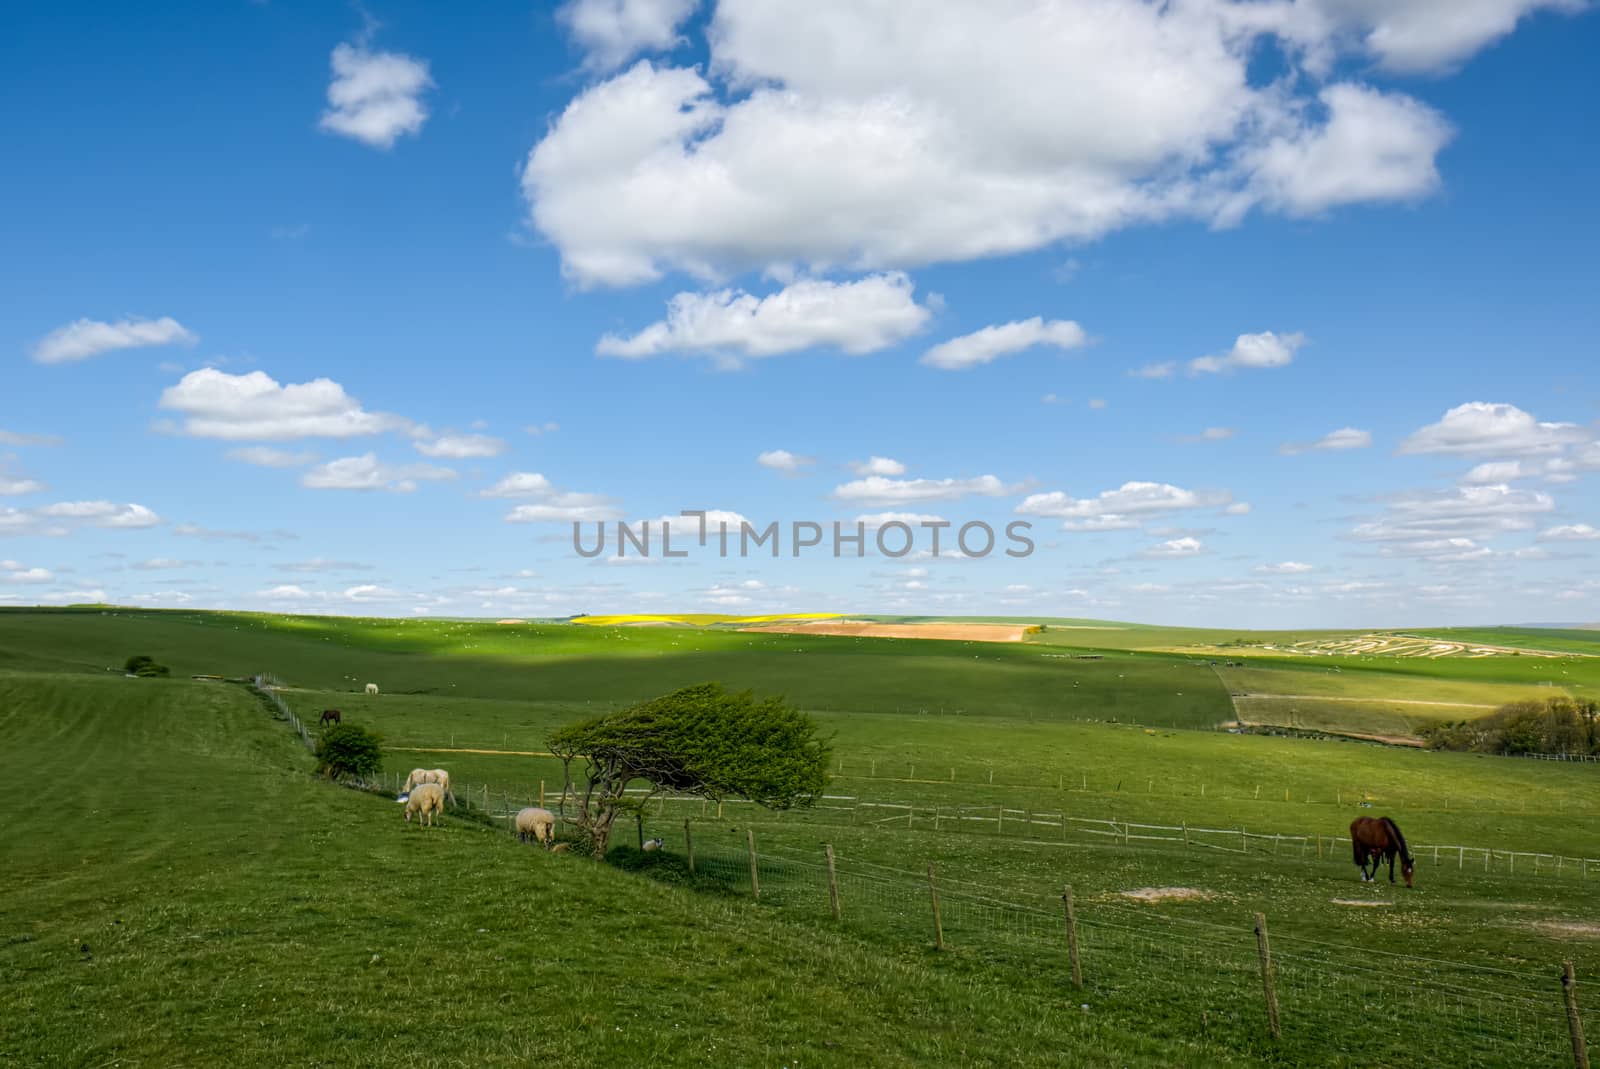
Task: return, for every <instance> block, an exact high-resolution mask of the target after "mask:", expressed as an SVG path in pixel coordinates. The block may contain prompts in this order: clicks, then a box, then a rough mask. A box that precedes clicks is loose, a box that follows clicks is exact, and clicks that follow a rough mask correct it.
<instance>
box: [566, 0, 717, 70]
mask: <svg viewBox="0 0 1600 1069" xmlns="http://www.w3.org/2000/svg"><path fill="white" fill-rule="evenodd" d="M699 6H700V0H568V2H567V3H566V4H563V5H562V6H561V8H560V9H559V10H558V11H557V12H556V18H558V19H559V20H560V21H561V24H562V25H563V26H565V27H566V28H567V32H568V33H570V34H572V36H573V39H574V40H575V41H577V43H578V44H579V45H580V46H581V47H582V48H583V50H584V51H585V53H587V55H586V57H585V61H584V66H586V67H588V68H590V69H591V70H615V69H616V68H617V67H620V66H621V65H622V64H624V63H626V62H627V61H628V60H630V59H632V58H633V57H634V56H637V55H639V54H640V53H642V52H662V51H667V50H670V49H671V48H673V47H674V46H676V45H677V43H678V40H679V37H678V27H679V26H681V25H682V24H683V21H684V20H685V19H687V18H688V17H689V16H690V15H692V14H693V13H694V10H695V8H697V7H699Z"/></svg>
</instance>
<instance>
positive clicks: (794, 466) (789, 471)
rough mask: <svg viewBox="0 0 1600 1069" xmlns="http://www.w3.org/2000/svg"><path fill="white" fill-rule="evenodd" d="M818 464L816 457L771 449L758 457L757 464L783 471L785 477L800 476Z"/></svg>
mask: <svg viewBox="0 0 1600 1069" xmlns="http://www.w3.org/2000/svg"><path fill="white" fill-rule="evenodd" d="M816 462H817V460H816V458H815V457H803V456H799V455H797V454H795V453H791V452H789V451H788V450H787V449H769V450H767V451H766V452H765V453H762V454H761V455H760V456H758V457H756V463H757V464H759V465H761V466H762V467H763V468H767V469H769V470H771V471H781V472H783V473H784V474H785V475H800V474H802V473H804V472H805V470H806V469H807V468H809V467H811V466H812V465H813V464H815V463H816Z"/></svg>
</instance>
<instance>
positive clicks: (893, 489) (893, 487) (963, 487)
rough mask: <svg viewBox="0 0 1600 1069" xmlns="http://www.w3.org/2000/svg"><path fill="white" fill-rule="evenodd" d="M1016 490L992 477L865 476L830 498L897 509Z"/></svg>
mask: <svg viewBox="0 0 1600 1069" xmlns="http://www.w3.org/2000/svg"><path fill="white" fill-rule="evenodd" d="M1020 489H1021V488H1020V487H1018V486H1014V485H1009V484H1007V483H1004V482H1002V481H1001V480H1000V479H999V478H997V477H996V476H993V475H979V476H977V477H975V478H971V479H890V478H885V477H884V476H881V475H869V476H867V477H865V478H862V479H856V480H854V481H852V482H847V483H844V484H843V485H841V486H836V487H834V489H833V497H834V499H835V500H837V501H845V502H850V503H852V504H860V505H901V504H910V503H913V502H917V501H957V500H960V499H961V498H963V497H1004V496H1006V495H1008V494H1014V493H1017V492H1018V491H1019V490H1020Z"/></svg>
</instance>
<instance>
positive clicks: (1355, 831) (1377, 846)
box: [1350, 817, 1416, 887]
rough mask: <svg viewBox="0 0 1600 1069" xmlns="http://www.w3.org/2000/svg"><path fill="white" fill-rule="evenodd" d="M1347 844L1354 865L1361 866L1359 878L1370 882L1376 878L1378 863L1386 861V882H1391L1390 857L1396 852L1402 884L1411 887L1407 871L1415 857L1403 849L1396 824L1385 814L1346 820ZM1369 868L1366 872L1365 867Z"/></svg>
mask: <svg viewBox="0 0 1600 1069" xmlns="http://www.w3.org/2000/svg"><path fill="white" fill-rule="evenodd" d="M1350 847H1351V849H1352V850H1353V851H1354V852H1355V856H1356V865H1357V866H1359V867H1360V869H1361V879H1362V880H1364V881H1366V882H1368V883H1371V882H1372V881H1373V880H1375V879H1377V877H1378V866H1380V865H1382V864H1383V863H1384V862H1385V861H1387V862H1389V882H1390V883H1393V882H1394V858H1395V855H1396V854H1399V855H1400V875H1402V876H1404V877H1405V880H1406V886H1407V887H1410V886H1411V873H1412V870H1413V869H1415V868H1416V860H1415V859H1414V858H1413V857H1412V856H1411V851H1410V850H1408V849H1406V837H1405V836H1404V835H1401V834H1400V825H1398V824H1396V823H1395V822H1394V821H1392V820H1390V819H1389V818H1388V817H1357V818H1356V819H1355V820H1352V821H1351V822H1350ZM1369 865H1370V866H1371V868H1372V871H1371V872H1368V871H1367V868H1368V866H1369Z"/></svg>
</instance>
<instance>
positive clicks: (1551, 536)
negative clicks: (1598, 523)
mask: <svg viewBox="0 0 1600 1069" xmlns="http://www.w3.org/2000/svg"><path fill="white" fill-rule="evenodd" d="M1595 539H1600V529H1596V528H1595V527H1594V526H1592V525H1591V524H1587V523H1567V524H1561V525H1560V526H1557V527H1549V528H1546V529H1545V530H1543V531H1541V532H1539V541H1541V542H1593V541H1594V540H1595Z"/></svg>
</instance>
